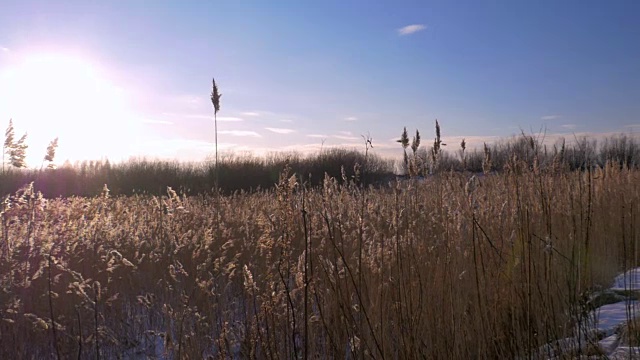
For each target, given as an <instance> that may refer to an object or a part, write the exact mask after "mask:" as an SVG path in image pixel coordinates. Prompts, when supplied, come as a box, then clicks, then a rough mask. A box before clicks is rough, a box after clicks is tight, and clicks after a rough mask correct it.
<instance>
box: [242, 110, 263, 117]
mask: <svg viewBox="0 0 640 360" xmlns="http://www.w3.org/2000/svg"><path fill="white" fill-rule="evenodd" d="M242 115H244V116H260V113H259V112H255V111H245V112H243V113H242Z"/></svg>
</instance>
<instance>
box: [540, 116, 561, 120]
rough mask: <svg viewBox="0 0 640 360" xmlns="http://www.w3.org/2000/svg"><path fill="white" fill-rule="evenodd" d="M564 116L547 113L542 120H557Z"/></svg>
mask: <svg viewBox="0 0 640 360" xmlns="http://www.w3.org/2000/svg"><path fill="white" fill-rule="evenodd" d="M560 118H562V115H545V116H542V117H541V118H540V120H557V119H560Z"/></svg>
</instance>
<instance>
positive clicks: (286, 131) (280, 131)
mask: <svg viewBox="0 0 640 360" xmlns="http://www.w3.org/2000/svg"><path fill="white" fill-rule="evenodd" d="M265 129H266V130H269V131H271V132H274V133H276V134H291V133H294V132H296V131H295V130H293V129H283V128H272V127H267V128H265Z"/></svg>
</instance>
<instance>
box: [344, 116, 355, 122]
mask: <svg viewBox="0 0 640 360" xmlns="http://www.w3.org/2000/svg"><path fill="white" fill-rule="evenodd" d="M344 120H345V121H357V120H358V118H357V117H355V116H349V117H347V118H345V119H344Z"/></svg>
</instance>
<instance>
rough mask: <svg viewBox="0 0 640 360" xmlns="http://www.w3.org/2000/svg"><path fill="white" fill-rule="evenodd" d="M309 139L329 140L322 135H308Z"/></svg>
mask: <svg viewBox="0 0 640 360" xmlns="http://www.w3.org/2000/svg"><path fill="white" fill-rule="evenodd" d="M307 137H310V138H315V139H326V138H328V137H329V136H327V135H322V134H309V135H307Z"/></svg>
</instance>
